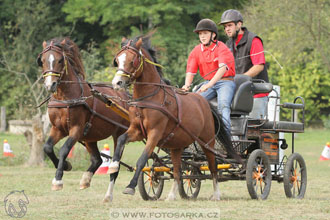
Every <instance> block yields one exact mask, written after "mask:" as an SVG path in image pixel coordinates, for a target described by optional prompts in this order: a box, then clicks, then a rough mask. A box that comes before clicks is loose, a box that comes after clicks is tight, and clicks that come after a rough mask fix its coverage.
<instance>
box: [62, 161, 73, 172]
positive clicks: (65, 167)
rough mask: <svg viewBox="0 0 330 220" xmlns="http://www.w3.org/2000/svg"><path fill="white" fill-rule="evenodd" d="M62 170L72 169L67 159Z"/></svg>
mask: <svg viewBox="0 0 330 220" xmlns="http://www.w3.org/2000/svg"><path fill="white" fill-rule="evenodd" d="M63 170H64V171H70V170H72V165H71V163H70V162H69V161H65V163H64V169H63Z"/></svg>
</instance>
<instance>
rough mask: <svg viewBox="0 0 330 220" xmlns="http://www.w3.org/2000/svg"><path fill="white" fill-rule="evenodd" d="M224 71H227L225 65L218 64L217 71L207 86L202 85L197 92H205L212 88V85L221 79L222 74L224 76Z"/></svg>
mask: <svg viewBox="0 0 330 220" xmlns="http://www.w3.org/2000/svg"><path fill="white" fill-rule="evenodd" d="M226 71H227V65H226V64H224V63H220V64H219V69H218V71H217V72H216V73H215V75H214V76H213V78H212V79H211V80H210V81H209V82H208V83H207V84H205V85H203V86H202V87H201V88H200V90H199V92H205V91H206V90H208V89H209V88H211V87H212V86H214V84H215V83H216V82H218V81H219V80H220V79H221V78H222V76H223V74H225V72H226Z"/></svg>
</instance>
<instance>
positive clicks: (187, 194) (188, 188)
mask: <svg viewBox="0 0 330 220" xmlns="http://www.w3.org/2000/svg"><path fill="white" fill-rule="evenodd" d="M189 175H202V174H201V172H200V171H199V169H198V168H197V167H193V166H190V165H189V166H185V167H183V169H182V176H189ZM182 176H181V177H182ZM201 184H202V183H201V180H200V179H183V178H181V181H180V183H179V188H178V189H179V194H180V196H181V198H182V199H188V200H194V199H196V198H197V196H198V194H199V191H200V189H201Z"/></svg>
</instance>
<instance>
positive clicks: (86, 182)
mask: <svg viewBox="0 0 330 220" xmlns="http://www.w3.org/2000/svg"><path fill="white" fill-rule="evenodd" d="M92 177H93V173H92V172H84V174H83V176H82V178H81V180H80V189H86V188H88V187H90V186H91V181H92Z"/></svg>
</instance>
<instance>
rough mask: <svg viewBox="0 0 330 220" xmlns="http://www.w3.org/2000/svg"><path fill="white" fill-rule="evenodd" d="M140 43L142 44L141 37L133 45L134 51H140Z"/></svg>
mask: <svg viewBox="0 0 330 220" xmlns="http://www.w3.org/2000/svg"><path fill="white" fill-rule="evenodd" d="M142 43H143V41H142V37H141V38H140V39H139V40H138V41H137V42H136V44H135V46H136V49H138V50H140V48H141V46H142Z"/></svg>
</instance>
